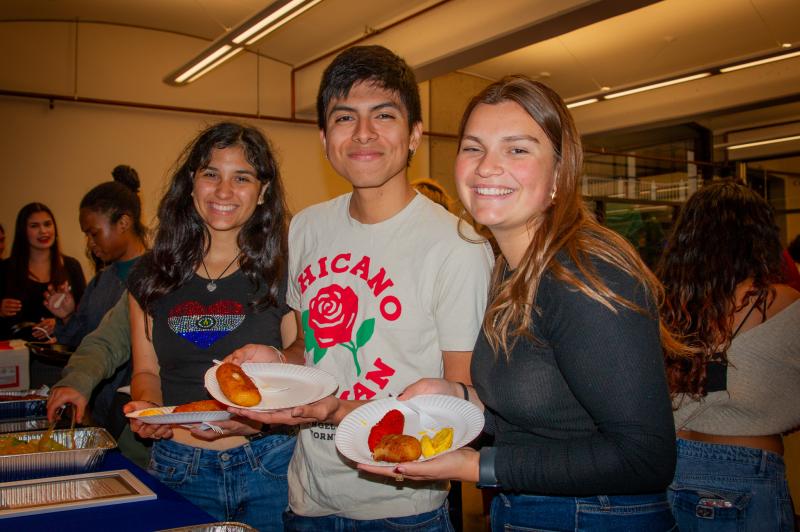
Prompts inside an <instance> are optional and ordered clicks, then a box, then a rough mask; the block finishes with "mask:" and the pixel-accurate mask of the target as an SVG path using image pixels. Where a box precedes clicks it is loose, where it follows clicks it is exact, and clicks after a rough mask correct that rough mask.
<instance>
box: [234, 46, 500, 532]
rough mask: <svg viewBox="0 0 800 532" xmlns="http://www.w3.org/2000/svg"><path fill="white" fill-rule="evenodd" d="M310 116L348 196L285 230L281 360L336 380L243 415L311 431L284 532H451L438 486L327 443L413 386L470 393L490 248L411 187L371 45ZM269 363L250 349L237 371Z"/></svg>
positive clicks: (401, 92)
mask: <svg viewBox="0 0 800 532" xmlns="http://www.w3.org/2000/svg"><path fill="white" fill-rule="evenodd" d="M317 111H318V121H319V127H320V139H321V140H322V144H323V146H324V148H325V153H326V156H327V158H328V160H329V161H330V163H331V165H332V166H333V168H334V169H335V170H336V171H337V172H338V173H339V174H340V175H341V176H342V177H344V178H345V179H347V180H348V181H349V182H350V183H351V184H352V186H353V191H352V193H349V194H345V195H343V196H340V197H337V198H335V199H333V200H330V201H328V202H324V203H321V204H318V205H314V206H312V207H309V208H308V209H305V210H304V211H302V212H300V213H299V214H298V215H297V216H296V217H295V218H294V219H293V220H292V223H291V227H290V230H289V287H288V291H287V302H288V303H289V306H291V307H292V308H293V309H294V310H295V314H296V318H297V324H298V329H299V334H298V340H297V342H295V344H294V345H293V346H292V347H290V348H289V349H287V351H286V353H285V354H286V356H287V358H288V359H289V361H292V362H296V363H305V364H306V365H309V366H315V367H318V368H320V369H323V370H325V371H327V372H329V373H331V374H333V375H334V376H335V377H336V379H337V381H338V384H339V389H338V391H337V392H336V394H335V395H334V396H331V397H328V398H326V399H323V400H321V401H318V402H317V403H314V404H312V405H308V406H305V407H298V408H295V409H291V410H288V411H283V412H279V413H274V414H269V413H253V412H250V411H241V413H242V414H243V415H245V416H247V417H251V418H253V419H257V420H259V421H262V422H264V423H292V424H298V423H301V422H313V423H311V424H310V425H309V426H307V427H306V428H303V429H302V430H301V431H300V434H299V436H298V443H297V447H296V450H295V454H294V457H293V459H292V462H291V464H290V466H289V506H290V511H289V512H287V513H286V514H285V516H284V524H285V526H286V529H287V530H334V529H336V530H339V529H341V530H345V529H347V530H350V529H354V530H383V529H385V528H386V527H391V526H393V525H397V526H406V527H413V528H414V530H432V531H433V530H436V531H439V530H442V531H446V530H452V526H451V524H450V522H449V519H448V517H447V512H446V508H445V505H444V501H445V498H446V496H447V483H444V484H442V483H418V482H415V483H410V482H403V481H402V480H401V481H394V480H386V479H385V478H382V477H377V476H372V475H369V474H367V473H363V472H362V473H360V472H359V471H358V470H357V469H356V467H355V464H353V463H351V462H349V461H348V460H347V459H346V458H344V457H343V456H341V455H339V454H338V453H337V451H336V447H335V444H334V435H335V432H336V425H337V424H338V423H339V422H340V421H341V420H342V418H343V417H344V416H345V415H346V414H347V413H349V412H351V411H352V410H353V409H354V408H356V407H357V406H359V405H361V404H363V403H364V402H365V401H369V400H371V399H379V398H384V397H387V396H389V395H390V394H392V395H399V394H400V393H401V392H402V391H403V389H404V388H405V387H406V386H408V385H409V384H411V383H413V382H416V381H417V380H419V379H420V378H423V377H444V378H446V379H448V380H450V381H452V382H453V386H454V387H457V388H458V389H460V385H459V384H458V383H459V382H464V383H469V382H470V376H469V365H470V358H471V355H472V348H473V346H474V343H475V340H476V338H477V335H478V331H479V328H480V326H481V322H482V318H483V312H484V308H485V305H486V298H487V291H488V286H489V281H490V272H491V265H492V254H491V249H490V248H489V246H488V245H487V244H486V243H475V242H476V241H480V240H481V238H480V237H479V236H478V235H477V234H476V233H475V232H474V231H472V229H471V228H470V227H468V225H467V224H461V231H460V233H459V223H458V220H457V218H456V217H454V216H453V215H451V214H450V213H448V212H447V211H446V210H445V209H443V208H442V207H440V206H439V205H436V204H435V203H433V202H432V201H430V200H429V199H428V198H426V197H425V196H423V195H421V194H417V193H416V192H415V190H414V189H413V188H412V187H411V186H410V185H409V183H408V180H407V175H406V173H407V168H408V164H409V161H410V158H411V156H412V155H413V153H414V151H415V150H416V148H417V147H418V146H419V143H420V139H421V137H422V118H421V109H420V101H419V92H418V87H417V84H416V80H415V78H414V74H413V72H412V71H411V69H410V68H409V67H408V65H407V64H406V63H405V61H403V60H402V59H401V58H399V57H398V56H396V55H395V54H394V53H392V52H391V51H389V50H387V49H386V48H383V47H380V46H361V47H355V48H350V49H348V50H346V51H344V52H342V53H341V54H340V55H339V56H337V58H336V59H334V61H333V62H332V63H331V65H330V66H329V67H328V68H327V69H326V71H325V73H324V74H323V79H322V83H321V85H320V90H319V94H318V97H317ZM462 235H463V237H462ZM464 237H466V238H464ZM470 241H471V242H470ZM275 357H276V355H275V353H274V350H271V349H265V348H263V347H257V346H248V347H246V348H243V349H241V350H239V351H238V352H237V353H235V354H234V357H233V358H234V359H236V360H238V361H240V362H241V361H244V360H258V361H265V360H266V361H272V360H276V358H275Z"/></svg>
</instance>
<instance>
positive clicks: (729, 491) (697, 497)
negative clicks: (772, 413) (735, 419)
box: [669, 438, 794, 532]
mask: <svg viewBox="0 0 800 532" xmlns="http://www.w3.org/2000/svg"><path fill="white" fill-rule="evenodd" d="M785 469H786V468H785V466H784V464H783V458H782V457H781V456H780V455H777V454H775V453H770V452H767V451H762V450H761V449H751V448H749V447H737V446H733V445H718V444H712V443H701V442H696V441H690V440H683V439H680V438H678V466H677V469H676V470H675V479H674V480H673V482H672V485H671V486H670V488H669V500H670V503H672V511H673V513H674V514H675V519H676V520H677V521H678V525H680V529H681V531H686V532H693V531H697V532H706V531H709V532H715V531H728V530H730V531H737V532H739V531H759V532H761V531H764V532H769V531H781V532H784V531H785V532H791V531H793V530H794V511H793V508H792V500H791V498H790V497H789V488H788V486H787V484H786V475H785Z"/></svg>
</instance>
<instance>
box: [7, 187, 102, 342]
mask: <svg viewBox="0 0 800 532" xmlns="http://www.w3.org/2000/svg"><path fill="white" fill-rule="evenodd" d="M0 264H2V267H1V268H0V269H1V270H2V271H0V318H2V320H0V321H1V322H2V324H1V325H0V337H4V338H7V337H9V336H10V335H11V328H12V327H13V326H14V325H15V324H22V323H25V322H30V323H34V324H35V327H34V329H33V333H32V334H33V336H34V337H35V338H37V339H45V338H47V336H48V335H49V334H51V333H52V332H53V330H54V328H55V318H54V317H53V314H52V313H51V312H50V311H49V310H48V309H47V308H46V307H45V305H44V296H45V292H46V291H47V288H48V285H54V286H65V287H68V290H69V292H70V293H71V294H72V297H73V299H74V300H75V301H80V298H81V296H82V295H83V291H84V289H85V288H86V279H85V278H84V277H83V271H82V270H81V265H80V263H78V261H77V260H75V259H74V258H72V257H67V256H65V255H62V254H61V249H60V247H59V244H58V228H57V226H56V220H55V217H54V216H53V213H52V211H50V209H49V208H47V206H45V205H43V204H41V203H29V204H27V205H25V206H24V207H23V208H22V209H20V211H19V214H17V222H16V226H15V228H14V243H13V245H12V247H11V255H10V256H9V258H8V259H7V260H5V261H3V262H2V263H0Z"/></svg>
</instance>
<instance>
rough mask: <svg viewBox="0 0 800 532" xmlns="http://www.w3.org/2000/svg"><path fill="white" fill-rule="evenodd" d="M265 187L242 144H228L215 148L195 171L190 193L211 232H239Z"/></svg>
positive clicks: (254, 208) (251, 213) (253, 210)
mask: <svg viewBox="0 0 800 532" xmlns="http://www.w3.org/2000/svg"><path fill="white" fill-rule="evenodd" d="M266 187H267V185H266V184H263V185H262V184H261V182H260V181H259V180H258V177H257V172H256V170H255V168H253V166H252V165H251V164H250V163H249V162H248V161H247V157H245V154H244V150H243V149H242V147H241V146H229V147H227V148H222V149H219V148H214V149H213V150H212V151H211V158H210V160H209V161H208V165H206V167H205V168H200V169H198V170H197V171H195V173H194V186H193V189H192V196H193V198H194V206H195V209H197V213H198V214H199V215H200V218H202V219H203V222H205V224H206V227H207V228H208V230H209V231H210V232H211V234H212V235H213V234H214V233H215V232H228V231H234V232H235V233H236V234H238V233H239V231H240V230H241V228H242V226H243V225H244V224H245V223H247V221H248V220H249V219H250V217H251V216H252V215H253V213H254V212H255V210H256V205H257V204H258V201H259V198H260V197H261V196H262V195H263V192H264V190H265V189H266Z"/></svg>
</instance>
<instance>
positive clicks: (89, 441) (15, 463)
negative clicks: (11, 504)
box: [0, 427, 117, 482]
mask: <svg viewBox="0 0 800 532" xmlns="http://www.w3.org/2000/svg"><path fill="white" fill-rule="evenodd" d="M70 432H71V431H70V429H62V430H56V431H54V432H53V440H55V441H57V442H58V443H60V444H61V445H64V446H66V447H71V446H72V441H71V437H70ZM44 433H45V431H43V430H39V431H35V432H15V433H9V434H5V435H4V436H11V437H15V438H18V439H20V440H23V441H31V440H33V439H39V438H41V437H42V435H43V434H44ZM116 446H117V442H115V441H114V438H112V437H111V435H110V434H109V433H108V432H106V430H105V429H103V428H100V427H82V428H76V429H75V448H74V449H72V448H69V449H67V450H65V451H49V452H37V453H26V454H11V455H0V482H8V481H11V480H22V479H29V478H39V477H52V476H59V475H73V474H77V473H86V472H88V471H92V470H94V469H95V468H96V467H97V466H98V465H99V464H100V462H101V461H102V459H103V457H104V456H105V454H106V451H108V450H109V449H113V448H115V447H116Z"/></svg>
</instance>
